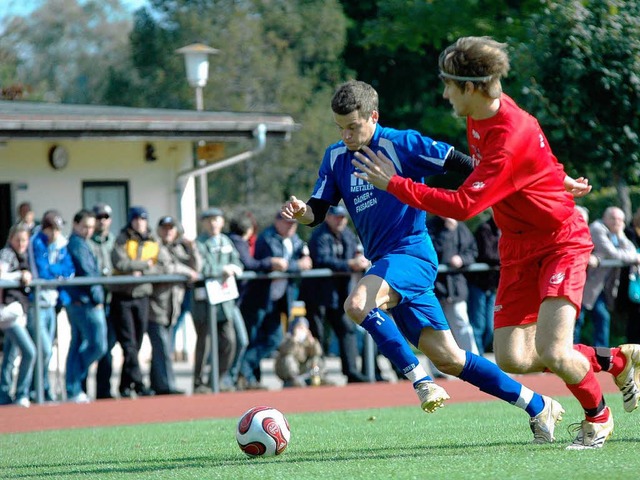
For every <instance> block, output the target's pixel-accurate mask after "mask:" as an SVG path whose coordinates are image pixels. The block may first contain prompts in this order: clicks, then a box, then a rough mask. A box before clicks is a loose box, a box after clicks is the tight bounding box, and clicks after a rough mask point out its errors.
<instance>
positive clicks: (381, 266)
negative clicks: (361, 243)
mask: <svg viewBox="0 0 640 480" xmlns="http://www.w3.org/2000/svg"><path fill="white" fill-rule="evenodd" d="M429 248H432V247H431V245H430V244H429V243H420V244H415V245H408V246H404V247H402V248H400V249H397V250H394V251H393V252H392V253H389V254H387V255H385V256H383V257H382V258H380V259H379V260H377V261H376V262H375V263H374V264H373V265H372V266H371V268H370V269H369V270H367V273H366V274H365V275H376V276H378V277H380V278H383V279H384V280H385V281H386V282H387V283H388V284H389V285H390V286H391V288H393V289H394V290H395V291H396V292H397V293H398V294H399V295H400V302H399V303H398V305H397V306H395V307H394V308H392V309H391V310H390V313H391V314H392V315H393V319H394V320H395V322H396V324H397V325H398V328H399V329H400V331H401V332H402V334H403V335H404V336H405V337H406V338H407V340H409V341H410V342H411V343H412V344H413V345H415V346H418V341H419V339H420V333H421V332H422V329H423V328H425V327H431V328H433V329H434V330H448V329H449V324H448V323H447V319H446V318H445V316H444V313H443V311H442V307H441V306H440V302H439V301H438V299H437V298H436V295H435V293H434V291H433V284H434V282H435V279H436V275H437V274H438V267H437V264H436V263H435V252H434V253H433V254H430V252H429Z"/></svg>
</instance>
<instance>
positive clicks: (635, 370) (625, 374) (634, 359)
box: [614, 344, 640, 412]
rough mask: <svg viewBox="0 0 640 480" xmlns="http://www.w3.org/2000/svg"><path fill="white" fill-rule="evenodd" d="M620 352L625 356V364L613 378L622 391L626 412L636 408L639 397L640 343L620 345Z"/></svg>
mask: <svg viewBox="0 0 640 480" xmlns="http://www.w3.org/2000/svg"><path fill="white" fill-rule="evenodd" d="M619 348H620V352H621V353H622V354H623V355H624V356H625V357H626V359H627V364H626V365H625V366H624V370H622V372H620V375H618V376H617V377H616V378H615V379H614V380H615V382H616V385H617V386H618V388H619V389H620V391H621V392H622V402H623V404H624V410H625V411H626V412H633V411H634V410H635V409H636V408H638V400H639V399H640V345H634V344H627V345H620V347H619Z"/></svg>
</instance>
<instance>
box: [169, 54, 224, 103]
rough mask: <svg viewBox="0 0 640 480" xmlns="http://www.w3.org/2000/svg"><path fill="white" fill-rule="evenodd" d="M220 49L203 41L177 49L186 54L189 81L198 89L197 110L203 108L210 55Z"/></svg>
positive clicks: (185, 61)
mask: <svg viewBox="0 0 640 480" xmlns="http://www.w3.org/2000/svg"><path fill="white" fill-rule="evenodd" d="M218 52H219V50H217V49H215V48H211V47H208V46H206V45H203V44H202V43H192V44H191V45H187V46H186V47H182V48H179V49H177V50H176V53H180V54H181V55H184V65H185V68H186V70H187V81H188V82H189V85H191V86H192V87H194V88H195V89H196V110H197V111H199V112H201V111H202V110H203V108H204V107H203V101H202V88H203V87H204V86H205V85H206V84H207V80H208V79H209V55H213V54H216V53H218Z"/></svg>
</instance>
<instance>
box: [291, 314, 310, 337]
mask: <svg viewBox="0 0 640 480" xmlns="http://www.w3.org/2000/svg"><path fill="white" fill-rule="evenodd" d="M298 325H304V326H305V327H307V328H309V320H307V319H306V318H305V317H294V319H293V320H291V323H290V324H289V329H288V331H289V333H291V332H293V330H294V329H295V328H296V327H297V326H298Z"/></svg>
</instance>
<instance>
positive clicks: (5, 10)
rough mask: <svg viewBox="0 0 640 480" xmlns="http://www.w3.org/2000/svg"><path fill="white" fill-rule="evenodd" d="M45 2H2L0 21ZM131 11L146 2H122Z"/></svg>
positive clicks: (126, 0) (23, 0)
mask: <svg viewBox="0 0 640 480" xmlns="http://www.w3.org/2000/svg"><path fill="white" fill-rule="evenodd" d="M44 1H45V0H0V19H2V18H4V17H6V16H8V15H24V14H26V13H29V12H30V11H31V10H33V9H35V8H36V7H37V6H38V5H40V4H42V3H43V2H44ZM120 1H121V3H122V4H123V5H124V6H125V7H126V8H128V9H129V10H130V11H134V10H137V9H138V8H140V7H141V6H143V5H144V4H145V3H146V0H120Z"/></svg>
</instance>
